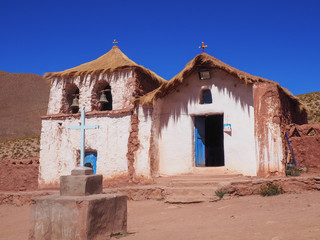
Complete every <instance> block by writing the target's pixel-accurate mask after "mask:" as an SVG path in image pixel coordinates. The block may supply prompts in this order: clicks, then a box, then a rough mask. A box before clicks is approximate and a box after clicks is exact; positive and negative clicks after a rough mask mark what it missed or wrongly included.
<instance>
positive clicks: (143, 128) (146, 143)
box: [134, 107, 152, 178]
mask: <svg viewBox="0 0 320 240" xmlns="http://www.w3.org/2000/svg"><path fill="white" fill-rule="evenodd" d="M137 115H138V118H139V134H138V138H139V142H140V146H139V150H138V151H137V152H136V156H135V165H134V168H135V172H136V175H137V176H143V177H146V178H150V177H151V175H150V156H149V150H150V138H151V127H152V109H148V108H143V107H139V108H138V110H137Z"/></svg>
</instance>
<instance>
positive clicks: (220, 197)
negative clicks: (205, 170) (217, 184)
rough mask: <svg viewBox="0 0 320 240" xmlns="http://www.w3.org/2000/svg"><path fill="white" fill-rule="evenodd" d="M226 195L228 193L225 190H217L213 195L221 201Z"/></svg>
mask: <svg viewBox="0 0 320 240" xmlns="http://www.w3.org/2000/svg"><path fill="white" fill-rule="evenodd" d="M226 193H228V192H227V191H225V190H222V189H218V190H216V191H215V194H216V195H217V197H218V198H219V199H222V198H223V196H224V195H225V194H226Z"/></svg>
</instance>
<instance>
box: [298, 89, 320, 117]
mask: <svg viewBox="0 0 320 240" xmlns="http://www.w3.org/2000/svg"><path fill="white" fill-rule="evenodd" d="M297 97H298V98H299V99H300V100H301V101H302V102H303V103H304V104H305V105H306V106H307V107H308V122H309V123H320V92H311V93H305V94H300V95H297Z"/></svg>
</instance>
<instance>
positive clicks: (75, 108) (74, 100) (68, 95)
mask: <svg viewBox="0 0 320 240" xmlns="http://www.w3.org/2000/svg"><path fill="white" fill-rule="evenodd" d="M79 97H80V91H79V88H78V87H77V85H75V84H73V83H71V84H68V85H67V86H66V88H65V101H64V104H63V105H64V106H63V112H64V113H73V114H74V113H77V112H79Z"/></svg>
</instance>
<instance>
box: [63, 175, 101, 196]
mask: <svg viewBox="0 0 320 240" xmlns="http://www.w3.org/2000/svg"><path fill="white" fill-rule="evenodd" d="M100 193H102V175H68V176H61V177H60V195H61V196H87V195H90V194H100Z"/></svg>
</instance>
